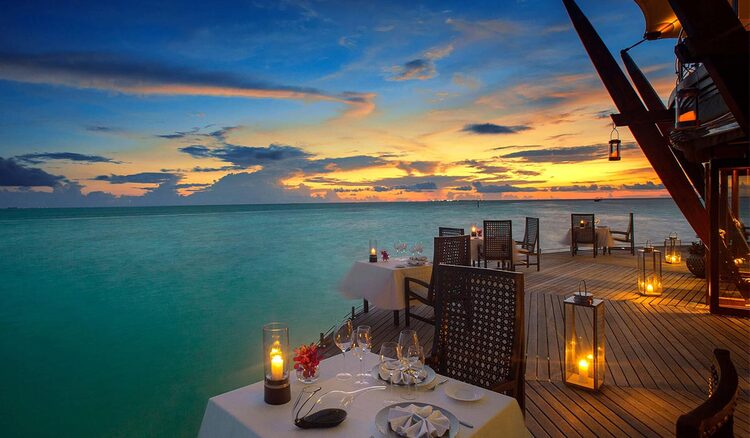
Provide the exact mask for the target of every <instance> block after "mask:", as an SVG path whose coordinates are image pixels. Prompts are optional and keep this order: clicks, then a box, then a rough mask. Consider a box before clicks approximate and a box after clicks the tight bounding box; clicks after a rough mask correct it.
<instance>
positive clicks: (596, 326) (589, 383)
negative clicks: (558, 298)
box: [563, 286, 605, 391]
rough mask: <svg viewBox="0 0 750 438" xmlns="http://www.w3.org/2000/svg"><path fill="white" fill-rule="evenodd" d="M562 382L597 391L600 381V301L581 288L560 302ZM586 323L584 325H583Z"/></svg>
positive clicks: (601, 316) (601, 377) (602, 345)
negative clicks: (563, 339)
mask: <svg viewBox="0 0 750 438" xmlns="http://www.w3.org/2000/svg"><path fill="white" fill-rule="evenodd" d="M563 303H564V307H565V384H566V385H569V386H573V387H576V388H582V389H586V390H589V391H598V390H599V388H600V387H601V386H602V384H603V383H604V370H605V365H604V301H603V300H600V299H595V298H594V297H593V296H592V295H591V294H590V293H588V292H587V291H586V290H585V286H584V291H580V287H579V292H578V293H576V294H575V295H573V296H570V297H568V298H566V299H565V301H563ZM587 326H588V327H587Z"/></svg>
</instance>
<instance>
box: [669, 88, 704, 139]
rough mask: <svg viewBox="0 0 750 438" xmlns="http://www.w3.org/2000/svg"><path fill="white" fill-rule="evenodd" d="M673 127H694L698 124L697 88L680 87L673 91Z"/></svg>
mask: <svg viewBox="0 0 750 438" xmlns="http://www.w3.org/2000/svg"><path fill="white" fill-rule="evenodd" d="M674 109H675V125H674V127H675V129H684V128H694V127H696V126H698V125H700V120H699V119H698V89H697V88H695V87H688V88H681V89H679V90H677V93H675V99H674Z"/></svg>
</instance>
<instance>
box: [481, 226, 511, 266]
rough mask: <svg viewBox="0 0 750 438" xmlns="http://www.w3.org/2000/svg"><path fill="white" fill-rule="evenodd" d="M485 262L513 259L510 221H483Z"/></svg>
mask: <svg viewBox="0 0 750 438" xmlns="http://www.w3.org/2000/svg"><path fill="white" fill-rule="evenodd" d="M483 226H484V229H483V231H482V232H483V233H484V241H483V242H482V246H483V247H484V258H485V260H512V259H513V245H514V242H513V222H512V221H507V220H503V221H494V220H492V221H484V224H483Z"/></svg>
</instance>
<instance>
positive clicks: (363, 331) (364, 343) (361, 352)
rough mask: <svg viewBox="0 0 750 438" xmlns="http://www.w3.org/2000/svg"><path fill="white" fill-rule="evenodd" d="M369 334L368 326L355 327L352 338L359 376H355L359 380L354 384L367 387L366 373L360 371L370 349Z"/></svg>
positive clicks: (370, 339)
mask: <svg viewBox="0 0 750 438" xmlns="http://www.w3.org/2000/svg"><path fill="white" fill-rule="evenodd" d="M370 333H371V332H370V326H369V325H360V326H357V332H356V334H355V338H354V344H355V345H354V351H355V353H356V355H357V358H358V359H359V374H357V377H358V378H359V380H357V381H356V382H354V383H356V384H359V385H368V384H369V383H370V382H369V381H368V379H367V376H368V375H367V373H365V372H364V370H363V369H362V366H363V364H362V362H363V361H364V359H365V355H366V354H367V353H368V352H369V351H370V350H371V349H372V335H371V334H370Z"/></svg>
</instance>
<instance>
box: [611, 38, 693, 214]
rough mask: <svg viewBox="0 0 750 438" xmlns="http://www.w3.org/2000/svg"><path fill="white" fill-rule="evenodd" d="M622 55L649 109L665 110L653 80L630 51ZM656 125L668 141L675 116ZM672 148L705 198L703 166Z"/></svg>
mask: <svg viewBox="0 0 750 438" xmlns="http://www.w3.org/2000/svg"><path fill="white" fill-rule="evenodd" d="M620 57H622V62H623V63H624V64H625V69H626V70H627V71H628V75H630V79H632V81H633V84H634V85H635V88H636V89H637V90H638V94H640V95H641V99H643V102H644V103H645V104H646V107H647V108H648V110H649V111H651V112H656V111H665V110H666V109H667V107H666V106H664V102H662V100H661V98H660V97H659V95H658V94H657V93H656V90H654V87H652V86H651V82H649V81H648V78H646V75H644V74H643V72H642V71H641V69H640V68H638V65H636V63H635V61H633V58H631V57H630V54H628V52H626V51H624V50H621V51H620ZM656 126H658V127H659V131H661V135H662V137H664V139H665V141H667V142H668V140H667V138H666V137H667V135H668V134H669V131H671V130H672V129H674V116H673V117H672V122H671V123H670V122H657V124H656ZM670 149H671V150H672V154H673V155H674V156H675V158H676V159H677V162H678V163H680V167H682V170H683V171H684V172H685V174H686V175H687V177H688V179H690V182H692V183H693V187H695V190H697V191H698V194H699V195H700V196H701V197H702V198H704V199H705V180H704V176H703V166H702V165H700V164H699V163H693V162H691V161H688V159H687V158H685V154H683V153H682V151H678V150H676V149H673V148H670Z"/></svg>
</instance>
